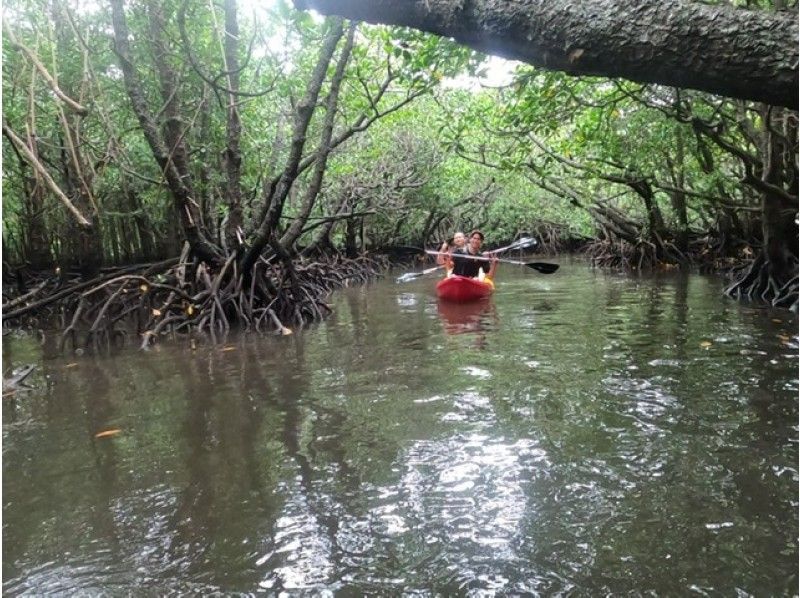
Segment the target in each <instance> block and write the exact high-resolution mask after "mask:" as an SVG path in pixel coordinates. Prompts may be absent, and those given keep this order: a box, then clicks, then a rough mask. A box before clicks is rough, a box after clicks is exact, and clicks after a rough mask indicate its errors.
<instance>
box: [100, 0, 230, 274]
mask: <svg viewBox="0 0 800 598" xmlns="http://www.w3.org/2000/svg"><path fill="white" fill-rule="evenodd" d="M111 9H112V21H113V26H114V44H115V51H116V54H117V56H118V57H119V63H120V68H121V69H122V74H123V77H124V80H125V89H126V91H127V93H128V98H129V99H130V101H131V107H132V108H133V111H134V113H135V114H136V117H137V119H138V121H139V125H140V126H141V128H142V133H143V135H144V137H145V139H146V140H147V143H148V145H149V146H150V150H151V151H152V153H153V157H154V158H155V160H156V162H157V163H158V166H159V168H161V171H162V172H163V173H164V178H165V179H166V181H167V184H168V185H169V188H170V192H171V193H172V197H173V204H174V209H175V212H176V213H177V214H178V218H179V219H180V224H181V230H182V232H183V234H184V235H185V236H186V239H187V240H188V241H189V244H190V245H191V247H192V252H193V253H194V255H196V256H198V257H199V258H200V259H202V260H205V261H208V262H210V263H218V262H219V261H220V257H219V251H218V250H217V248H216V247H214V246H213V245H212V244H211V243H209V242H208V240H207V239H206V238H205V235H204V234H203V231H202V228H201V220H200V210H199V206H198V204H197V202H196V201H195V199H194V197H193V196H194V192H193V190H192V188H191V187H190V186H189V185H188V181H189V178H188V170H187V169H186V168H185V166H186V163H185V159H184V158H185V153H182V152H181V151H180V150H181V148H180V147H176V142H177V141H178V140H179V139H180V125H179V124H178V123H179V121H178V120H176V119H172V118H170V119H169V120H170V122H171V123H173V125H177V127H178V128H177V129H176V130H175V132H174V133H175V138H174V139H172V141H173V143H172V144H170V148H169V150H168V149H167V145H166V144H165V142H164V140H163V139H162V138H161V136H160V135H159V132H158V128H157V127H156V123H155V120H154V119H153V116H152V115H151V113H150V109H149V108H148V106H147V100H146V99H145V95H144V91H143V89H142V85H141V82H140V81H139V76H138V73H137V72H136V67H135V65H134V63H133V60H132V58H131V51H130V41H129V40H128V38H129V37H130V34H129V32H128V21H127V19H126V17H125V11H124V8H123V0H111ZM163 84H164V80H163V79H162V85H163ZM169 97H170V95H168V96H167V98H169ZM176 110H177V108H176ZM165 113H166V110H165ZM168 126H172V125H168ZM176 150H177V151H176ZM182 159H184V161H183V162H181V160H182Z"/></svg>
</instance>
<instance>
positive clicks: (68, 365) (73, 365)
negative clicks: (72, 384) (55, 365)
mask: <svg viewBox="0 0 800 598" xmlns="http://www.w3.org/2000/svg"><path fill="white" fill-rule="evenodd" d="M76 365H78V362H77V361H73V362H72V363H68V364H67V365H65V366H64V367H65V368H74V367H75V366H76Z"/></svg>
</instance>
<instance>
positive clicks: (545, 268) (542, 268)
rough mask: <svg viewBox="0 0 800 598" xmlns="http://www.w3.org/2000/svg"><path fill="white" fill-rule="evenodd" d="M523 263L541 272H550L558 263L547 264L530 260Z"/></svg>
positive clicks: (556, 267) (555, 268)
mask: <svg viewBox="0 0 800 598" xmlns="http://www.w3.org/2000/svg"><path fill="white" fill-rule="evenodd" d="M525 265H526V266H528V268H533V269H534V270H536V271H537V272H541V273H542V274H552V273H553V272H555V271H556V270H558V268H559V266H558V264H548V263H547V262H530V263H528V264H525Z"/></svg>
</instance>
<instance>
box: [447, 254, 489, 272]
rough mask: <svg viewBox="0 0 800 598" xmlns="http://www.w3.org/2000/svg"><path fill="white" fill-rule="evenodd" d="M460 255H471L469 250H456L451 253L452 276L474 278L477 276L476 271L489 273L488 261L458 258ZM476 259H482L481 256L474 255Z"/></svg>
mask: <svg viewBox="0 0 800 598" xmlns="http://www.w3.org/2000/svg"><path fill="white" fill-rule="evenodd" d="M460 255H472V254H471V253H470V252H469V249H466V248H464V249H456V250H455V251H453V274H456V275H458V276H468V277H469V278H475V277H476V276H477V275H478V270H479V269H480V268H483V271H484V272H488V271H489V266H490V264H491V262H489V261H488V260H471V259H468V258H463V257H459V256H460ZM475 256H476V257H478V256H480V257H484V256H483V255H482V254H475Z"/></svg>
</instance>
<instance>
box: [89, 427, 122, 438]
mask: <svg viewBox="0 0 800 598" xmlns="http://www.w3.org/2000/svg"><path fill="white" fill-rule="evenodd" d="M120 432H122V430H120V429H119V428H112V429H110V430H103V431H102V432H98V433H97V434H95V435H94V437H95V438H109V437H111V436H116V435H117V434H119V433H120Z"/></svg>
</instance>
